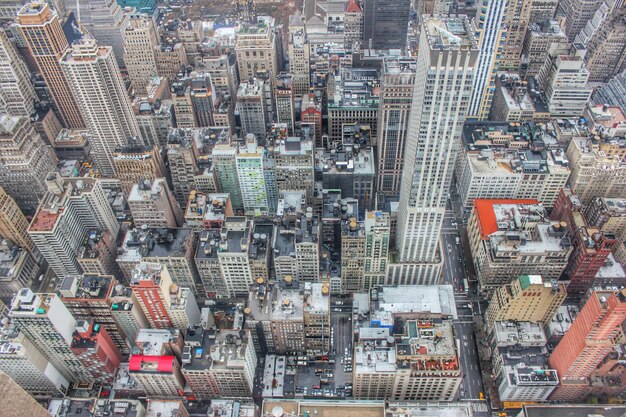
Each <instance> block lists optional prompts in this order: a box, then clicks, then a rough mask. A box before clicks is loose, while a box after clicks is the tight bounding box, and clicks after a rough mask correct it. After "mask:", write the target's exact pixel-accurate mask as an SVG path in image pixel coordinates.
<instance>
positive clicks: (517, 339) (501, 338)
mask: <svg viewBox="0 0 626 417" xmlns="http://www.w3.org/2000/svg"><path fill="white" fill-rule="evenodd" d="M493 332H494V335H495V337H496V343H497V344H498V346H545V345H546V343H547V338H546V333H545V331H544V330H543V326H542V324H541V323H535V322H529V321H520V322H512V321H496V322H495V323H494V325H493Z"/></svg>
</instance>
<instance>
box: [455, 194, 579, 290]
mask: <svg viewBox="0 0 626 417" xmlns="http://www.w3.org/2000/svg"><path fill="white" fill-rule="evenodd" d="M467 233H468V236H469V242H470V249H471V251H472V259H473V261H474V267H475V268H476V274H477V278H478V281H479V282H480V287H481V290H483V291H487V292H491V291H493V290H496V289H498V288H500V286H502V285H505V284H509V283H510V282H511V281H513V280H514V279H516V278H517V277H519V276H520V275H528V274H532V275H541V276H542V277H543V279H544V280H546V281H547V280H550V281H551V280H554V279H558V278H559V277H560V276H561V273H562V272H563V270H564V269H565V266H566V265H567V261H568V259H569V255H570V253H571V252H572V245H571V242H570V239H569V237H568V235H567V230H566V229H565V227H563V226H561V224H560V223H558V222H557V223H554V222H550V221H548V220H547V219H546V213H545V209H544V207H543V206H541V205H539V204H538V203H537V200H532V199H530V200H481V199H476V200H474V209H473V211H472V214H471V216H470V219H469V221H468V223H467Z"/></svg>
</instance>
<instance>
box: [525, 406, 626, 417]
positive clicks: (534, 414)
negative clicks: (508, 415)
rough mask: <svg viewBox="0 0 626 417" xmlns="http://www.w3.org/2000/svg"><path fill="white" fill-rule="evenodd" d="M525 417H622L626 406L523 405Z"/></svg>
mask: <svg viewBox="0 0 626 417" xmlns="http://www.w3.org/2000/svg"><path fill="white" fill-rule="evenodd" d="M523 413H524V415H525V417H554V416H567V417H591V416H593V417H623V416H624V414H626V405H608V404H601V405H553V404H550V405H547V404H546V405H535V404H533V405H525V406H524V408H523Z"/></svg>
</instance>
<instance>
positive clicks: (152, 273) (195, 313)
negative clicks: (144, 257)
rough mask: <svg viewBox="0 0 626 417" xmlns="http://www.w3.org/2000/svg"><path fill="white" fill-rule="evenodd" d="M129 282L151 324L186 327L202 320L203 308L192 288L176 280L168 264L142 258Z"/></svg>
mask: <svg viewBox="0 0 626 417" xmlns="http://www.w3.org/2000/svg"><path fill="white" fill-rule="evenodd" d="M130 286H131V288H132V290H133V293H134V295H135V298H136V299H137V302H138V303H139V305H140V306H141V308H142V310H143V312H144V314H145V316H146V318H147V319H148V323H150V327H152V328H156V329H167V328H170V327H174V328H177V329H185V328H187V326H189V325H190V324H195V323H199V322H200V310H199V309H198V305H197V304H196V300H195V297H194V296H193V294H192V293H191V290H190V289H189V288H180V287H179V286H178V285H176V284H174V283H173V282H172V278H171V277H170V275H169V273H168V272H167V268H161V267H160V266H159V265H158V264H155V263H147V262H142V263H140V264H139V266H138V267H137V270H136V271H135V274H134V275H133V279H132V280H131V283H130Z"/></svg>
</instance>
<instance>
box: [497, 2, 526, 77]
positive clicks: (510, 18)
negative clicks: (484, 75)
mask: <svg viewBox="0 0 626 417" xmlns="http://www.w3.org/2000/svg"><path fill="white" fill-rule="evenodd" d="M489 3H492V2H489ZM532 3H533V1H532V0H511V1H509V2H508V4H507V6H506V14H505V15H504V21H503V23H504V26H505V27H506V37H505V39H504V41H503V42H502V45H501V51H500V52H499V57H498V67H499V68H501V69H506V70H513V71H517V70H518V69H519V66H520V64H521V62H522V46H523V45H524V38H525V36H526V31H527V29H528V23H529V22H530V13H531V10H532Z"/></svg>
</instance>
